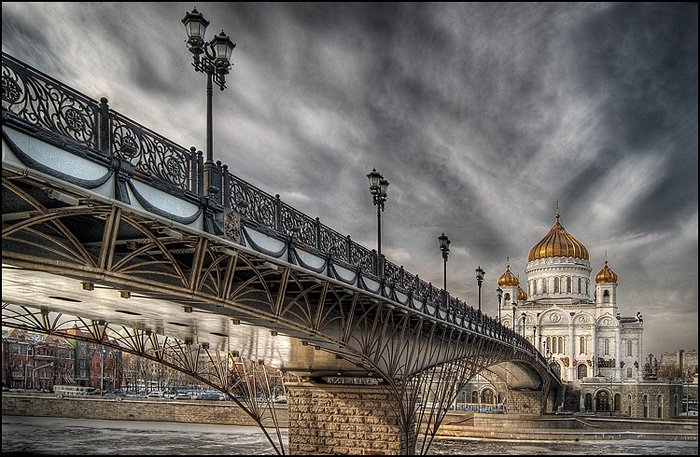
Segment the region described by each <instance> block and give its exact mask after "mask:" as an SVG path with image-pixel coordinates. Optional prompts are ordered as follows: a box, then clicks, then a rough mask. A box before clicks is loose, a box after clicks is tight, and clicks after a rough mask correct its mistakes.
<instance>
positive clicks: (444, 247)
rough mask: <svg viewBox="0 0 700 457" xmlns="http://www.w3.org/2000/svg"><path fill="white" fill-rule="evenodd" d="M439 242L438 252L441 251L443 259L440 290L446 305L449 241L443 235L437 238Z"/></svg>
mask: <svg viewBox="0 0 700 457" xmlns="http://www.w3.org/2000/svg"><path fill="white" fill-rule="evenodd" d="M438 241H439V242H440V251H442V258H443V263H442V264H443V275H442V278H443V279H442V289H443V291H444V294H445V304H447V257H448V256H449V255H450V239H449V238H447V236H445V234H444V233H443V234H442V235H440V236H439V237H438Z"/></svg>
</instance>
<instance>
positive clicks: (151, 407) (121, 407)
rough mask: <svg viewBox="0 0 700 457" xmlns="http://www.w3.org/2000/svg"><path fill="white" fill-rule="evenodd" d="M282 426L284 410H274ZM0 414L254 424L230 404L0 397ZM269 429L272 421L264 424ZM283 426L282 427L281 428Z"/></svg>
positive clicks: (284, 419) (5, 394) (53, 397)
mask: <svg viewBox="0 0 700 457" xmlns="http://www.w3.org/2000/svg"><path fill="white" fill-rule="evenodd" d="M275 411H276V414H277V417H278V419H279V420H280V422H281V423H282V424H285V425H286V423H287V409H286V408H285V407H284V406H281V407H279V408H276V409H275ZM2 413H3V414H7V415H16V416H39V417H41V416H46V417H70V418H75V419H106V420H135V421H157V422H197V423H201V424H228V425H255V426H257V424H256V423H255V421H254V420H253V419H252V418H251V417H250V416H249V415H248V414H246V413H245V412H244V411H243V410H242V409H241V408H240V407H238V405H236V404H235V403H233V402H230V401H225V402H224V401H222V402H214V401H181V400H173V401H166V400H153V401H149V400H129V399H126V400H123V401H116V400H114V399H102V398H99V397H87V398H80V397H64V398H62V399H59V398H57V397H55V396H29V395H24V396H23V395H10V394H7V393H3V395H2ZM263 424H265V425H266V426H272V420H271V419H266V420H265V421H263ZM283 426H284V425H283Z"/></svg>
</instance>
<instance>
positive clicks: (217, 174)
mask: <svg viewBox="0 0 700 457" xmlns="http://www.w3.org/2000/svg"><path fill="white" fill-rule="evenodd" d="M209 182H210V184H209V187H210V188H211V187H215V188H216V189H217V191H216V194H214V193H213V192H212V194H214V195H215V197H214V202H216V203H218V204H219V205H220V204H221V161H220V160H217V161H216V163H215V164H214V166H213V167H211V176H209Z"/></svg>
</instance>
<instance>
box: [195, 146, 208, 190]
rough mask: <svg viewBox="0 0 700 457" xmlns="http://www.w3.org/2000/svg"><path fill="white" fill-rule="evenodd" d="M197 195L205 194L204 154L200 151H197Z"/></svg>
mask: <svg viewBox="0 0 700 457" xmlns="http://www.w3.org/2000/svg"><path fill="white" fill-rule="evenodd" d="M192 148H194V146H192ZM197 195H199V196H201V197H205V196H206V195H204V154H203V153H202V151H197Z"/></svg>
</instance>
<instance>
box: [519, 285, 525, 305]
mask: <svg viewBox="0 0 700 457" xmlns="http://www.w3.org/2000/svg"><path fill="white" fill-rule="evenodd" d="M520 300H527V294H526V293H525V291H524V290H523V288H522V287H520V286H518V301H520Z"/></svg>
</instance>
